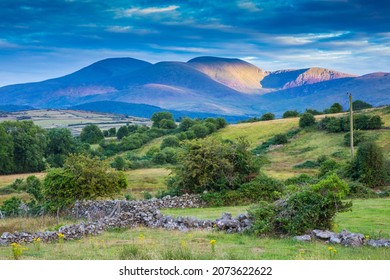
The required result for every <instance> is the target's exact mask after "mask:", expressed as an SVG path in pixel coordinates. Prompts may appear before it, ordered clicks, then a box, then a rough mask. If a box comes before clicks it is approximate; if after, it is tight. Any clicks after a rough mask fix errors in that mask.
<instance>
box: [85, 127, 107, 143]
mask: <svg viewBox="0 0 390 280" xmlns="http://www.w3.org/2000/svg"><path fill="white" fill-rule="evenodd" d="M80 139H81V141H82V142H85V143H88V144H97V143H99V141H101V140H103V139H104V135H103V132H102V131H101V130H100V128H99V127H98V126H97V125H95V124H89V125H86V126H85V127H84V128H83V129H82V131H81V133H80Z"/></svg>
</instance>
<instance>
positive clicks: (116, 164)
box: [111, 156, 127, 170]
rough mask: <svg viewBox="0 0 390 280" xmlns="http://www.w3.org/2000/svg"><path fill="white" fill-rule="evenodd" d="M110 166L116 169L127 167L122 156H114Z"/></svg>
mask: <svg viewBox="0 0 390 280" xmlns="http://www.w3.org/2000/svg"><path fill="white" fill-rule="evenodd" d="M111 167H112V168H115V169H116V170H125V169H126V168H127V163H126V161H125V159H124V158H123V157H121V156H116V157H115V159H114V161H113V162H112V163H111Z"/></svg>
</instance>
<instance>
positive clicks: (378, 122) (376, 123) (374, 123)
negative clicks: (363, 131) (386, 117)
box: [368, 115, 383, 129]
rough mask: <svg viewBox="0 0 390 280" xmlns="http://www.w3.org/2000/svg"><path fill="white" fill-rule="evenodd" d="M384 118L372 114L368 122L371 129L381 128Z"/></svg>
mask: <svg viewBox="0 0 390 280" xmlns="http://www.w3.org/2000/svg"><path fill="white" fill-rule="evenodd" d="M382 124H383V123H382V119H381V117H380V116H378V115H375V116H372V117H371V118H370V120H369V122H368V128H369V129H380V128H381V127H382Z"/></svg>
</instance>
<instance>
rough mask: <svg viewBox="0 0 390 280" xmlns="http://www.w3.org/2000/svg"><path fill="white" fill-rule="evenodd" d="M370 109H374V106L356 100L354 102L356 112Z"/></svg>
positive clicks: (353, 106) (353, 107)
mask: <svg viewBox="0 0 390 280" xmlns="http://www.w3.org/2000/svg"><path fill="white" fill-rule="evenodd" d="M368 108H372V105H371V104H368V103H366V102H364V101H361V100H355V101H354V102H352V109H353V110H355V111H357V110H363V109H368Z"/></svg>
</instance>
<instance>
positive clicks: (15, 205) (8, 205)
mask: <svg viewBox="0 0 390 280" xmlns="http://www.w3.org/2000/svg"><path fill="white" fill-rule="evenodd" d="M20 204H22V201H21V200H20V198H18V197H15V196H13V197H11V198H10V199H7V200H5V201H3V204H2V205H1V206H0V210H1V212H2V213H3V214H4V215H5V216H17V215H19V212H20V208H19V206H20Z"/></svg>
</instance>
